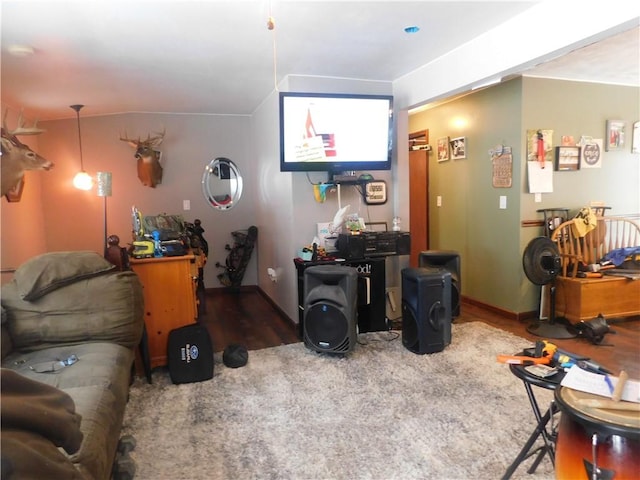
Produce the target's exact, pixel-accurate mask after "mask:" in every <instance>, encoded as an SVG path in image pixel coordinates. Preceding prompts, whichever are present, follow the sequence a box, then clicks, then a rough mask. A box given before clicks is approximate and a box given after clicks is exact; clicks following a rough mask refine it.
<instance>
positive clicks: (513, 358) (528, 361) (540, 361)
mask: <svg viewBox="0 0 640 480" xmlns="http://www.w3.org/2000/svg"><path fill="white" fill-rule="evenodd" d="M498 362H500V363H511V364H514V365H549V363H551V357H526V356H524V355H498Z"/></svg>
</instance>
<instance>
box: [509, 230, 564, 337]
mask: <svg viewBox="0 0 640 480" xmlns="http://www.w3.org/2000/svg"><path fill="white" fill-rule="evenodd" d="M522 266H523V268H524V273H525V275H526V276H527V278H528V279H529V280H530V281H531V283H533V284H534V285H540V286H542V287H544V285H547V284H549V296H550V306H549V318H548V320H547V321H543V320H542V319H538V322H536V323H534V324H531V325H529V327H527V331H528V332H529V333H532V334H534V335H538V336H540V337H546V338H573V337H575V336H576V335H575V333H573V332H572V329H571V325H570V324H569V322H568V321H567V320H566V319H565V318H561V319H556V286H555V279H556V277H557V276H558V274H559V273H560V269H561V267H562V264H561V261H560V252H558V247H557V246H556V244H555V243H554V242H553V241H552V240H551V239H550V238H549V237H536V238H534V239H533V240H531V241H530V242H529V244H528V245H527V247H526V248H525V249H524V253H523V254H522Z"/></svg>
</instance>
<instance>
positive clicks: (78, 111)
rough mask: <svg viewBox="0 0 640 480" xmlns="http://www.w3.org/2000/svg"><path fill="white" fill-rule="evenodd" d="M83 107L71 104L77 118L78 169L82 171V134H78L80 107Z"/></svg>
mask: <svg viewBox="0 0 640 480" xmlns="http://www.w3.org/2000/svg"><path fill="white" fill-rule="evenodd" d="M82 107H84V105H71V108H73V109H74V110H75V111H76V118H77V119H78V144H79V145H80V171H82V172H84V162H83V160H82V135H80V109H81V108H82Z"/></svg>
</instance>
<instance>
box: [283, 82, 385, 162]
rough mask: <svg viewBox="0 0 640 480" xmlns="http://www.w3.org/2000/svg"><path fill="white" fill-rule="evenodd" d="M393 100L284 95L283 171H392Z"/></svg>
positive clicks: (324, 95)
mask: <svg viewBox="0 0 640 480" xmlns="http://www.w3.org/2000/svg"><path fill="white" fill-rule="evenodd" d="M392 150H393V97H391V96H388V95H355V94H354V95H351V94H326V93H301V92H280V170H281V171H283V172H296V171H328V172H342V171H351V170H389V169H390V168H391V156H392Z"/></svg>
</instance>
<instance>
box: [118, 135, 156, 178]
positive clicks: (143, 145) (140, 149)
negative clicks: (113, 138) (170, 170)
mask: <svg viewBox="0 0 640 480" xmlns="http://www.w3.org/2000/svg"><path fill="white" fill-rule="evenodd" d="M164 135H165V131H164V130H163V132H162V133H158V134H155V135H154V136H151V134H149V135H147V139H146V140H140V137H138V138H137V139H131V138H128V137H127V134H126V132H125V136H124V137H120V140H122V141H123V142H127V143H128V144H129V145H131V146H132V147H133V148H135V150H136V153H135V154H134V156H135V158H136V159H137V160H138V178H139V179H140V181H141V182H142V184H143V185H144V186H145V187H151V188H155V187H156V185H158V184H159V183H162V165H160V157H161V155H162V152H160V151H159V150H156V149H157V147H159V146H160V144H161V143H162V141H163V140H164Z"/></svg>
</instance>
